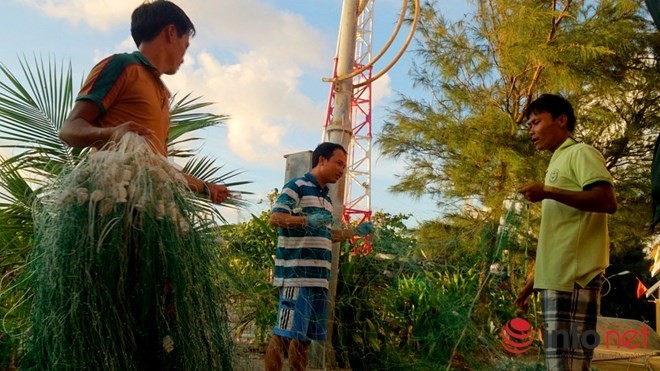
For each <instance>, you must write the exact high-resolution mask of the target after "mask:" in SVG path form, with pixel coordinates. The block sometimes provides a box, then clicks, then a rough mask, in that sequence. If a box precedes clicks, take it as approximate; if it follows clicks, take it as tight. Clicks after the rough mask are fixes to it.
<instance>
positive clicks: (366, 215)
mask: <svg viewBox="0 0 660 371" xmlns="http://www.w3.org/2000/svg"><path fill="white" fill-rule="evenodd" d="M373 6H374V0H369V1H367V2H366V5H365V7H364V9H363V10H362V12H361V13H360V15H359V18H358V23H357V30H356V31H357V32H356V44H355V62H354V66H353V68H354V70H357V69H360V68H362V67H363V66H365V65H367V64H368V63H369V61H370V60H371V52H372V32H373ZM371 75H372V68H371V67H369V68H367V69H365V70H364V71H363V72H362V73H360V74H357V75H355V76H354V77H353V78H352V79H353V86H358V87H357V88H354V89H353V93H352V97H351V109H350V122H351V128H352V131H353V135H352V137H351V141H350V145H349V148H346V150H347V151H348V165H347V171H346V175H345V182H346V188H345V193H344V200H343V201H344V211H343V219H344V221H345V222H347V223H348V222H354V221H357V222H358V223H359V222H362V221H366V220H371V141H372V133H371V119H372V115H371V108H372V102H371V82H369V83H367V84H364V85H363V86H360V84H361V83H363V82H365V81H370V80H371ZM336 77H337V58H335V61H334V68H333V78H336ZM335 84H336V82H333V83H332V86H331V88H330V97H329V99H328V109H327V115H326V119H325V124H324V126H323V140H324V141H327V140H328V131H327V128H328V125H330V124H331V123H332V120H333V114H334V107H335ZM369 242H370V241H369V240H368V239H367V240H366V241H365V246H364V249H363V251H362V252H363V253H365V252H369V251H370V250H371V244H370V243H369Z"/></svg>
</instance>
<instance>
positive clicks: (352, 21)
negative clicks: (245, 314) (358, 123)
mask: <svg viewBox="0 0 660 371" xmlns="http://www.w3.org/2000/svg"><path fill="white" fill-rule="evenodd" d="M358 3H359V1H358V0H344V2H343V6H342V13H341V23H340V29H339V41H338V45H337V76H344V75H347V74H349V73H351V72H353V67H354V65H355V44H356V36H357V20H358ZM334 86H335V106H334V110H333V117H332V121H331V123H330V124H329V125H328V127H327V128H326V135H327V140H328V141H329V142H332V143H338V144H341V145H342V146H343V147H344V148H345V149H346V150H349V146H350V144H351V140H352V139H353V125H352V122H351V108H352V107H351V103H352V98H353V79H352V78H349V79H346V80H343V81H338V82H336V83H335V84H334ZM345 189H346V179H345V177H344V178H343V179H341V180H340V181H339V182H337V184H335V185H331V186H330V197H331V199H332V204H333V205H334V210H333V218H334V220H335V226H336V227H340V225H341V224H342V217H343V214H344V193H345ZM339 253H340V251H339V243H333V244H332V266H331V273H330V285H329V288H328V307H327V309H328V327H327V331H328V337H327V339H326V341H325V345H326V346H325V357H326V362H325V366H326V367H327V368H328V369H335V368H336V367H337V362H336V358H335V352H334V349H333V347H332V338H333V335H334V322H335V316H334V309H335V296H336V294H337V275H338V273H339ZM310 361H313V360H312V359H310ZM312 363H316V362H310V366H311V364H312Z"/></svg>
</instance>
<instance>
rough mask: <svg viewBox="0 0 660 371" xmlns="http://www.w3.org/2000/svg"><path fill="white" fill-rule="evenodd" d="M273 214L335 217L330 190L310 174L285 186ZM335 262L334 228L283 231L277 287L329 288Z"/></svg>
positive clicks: (280, 231) (276, 257)
mask: <svg viewBox="0 0 660 371" xmlns="http://www.w3.org/2000/svg"><path fill="white" fill-rule="evenodd" d="M272 212H274V213H286V214H290V215H310V214H316V213H327V214H332V201H331V200H330V196H328V187H327V186H326V187H324V188H321V187H320V186H319V184H318V182H317V180H316V178H315V177H314V176H313V175H312V174H311V173H307V174H305V176H304V177H302V178H295V179H292V180H290V181H289V182H288V183H286V184H285V185H284V189H282V193H280V195H279V196H278V197H277V200H276V201H275V205H273V208H272ZM331 261H332V231H331V229H330V226H329V225H328V226H323V227H319V228H314V227H310V226H305V227H296V228H281V227H280V228H279V230H278V239H277V250H276V253H275V274H274V280H273V285H274V286H282V287H323V288H328V279H329V277H330V263H331Z"/></svg>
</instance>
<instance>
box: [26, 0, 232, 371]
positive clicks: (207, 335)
mask: <svg viewBox="0 0 660 371" xmlns="http://www.w3.org/2000/svg"><path fill="white" fill-rule="evenodd" d="M194 33H195V27H194V25H193V24H192V22H191V21H190V19H189V18H188V16H187V15H186V14H185V12H184V11H183V10H182V9H180V8H179V7H178V6H177V5H175V4H174V3H172V2H170V1H166V0H156V1H151V2H145V3H143V4H142V5H140V6H139V7H137V8H136V9H135V10H134V12H133V14H132V16H131V35H132V36H133V39H134V41H135V44H136V45H137V47H138V51H135V52H133V53H122V54H115V55H112V56H109V57H107V58H105V59H103V60H102V61H101V62H99V63H98V64H97V65H96V66H95V67H94V68H93V69H92V70H91V72H90V74H89V76H88V77H87V79H86V81H85V83H84V85H83V87H82V89H81V91H80V93H79V95H78V97H77V98H76V103H75V105H74V107H73V109H72V110H71V112H70V114H69V116H68V118H67V119H66V121H65V123H64V124H63V126H62V128H61V130H60V133H59V136H60V138H61V139H62V141H64V142H65V143H67V144H68V145H70V146H72V147H76V148H84V147H103V146H104V145H105V144H106V143H109V142H116V141H118V140H119V139H120V138H122V136H123V135H124V134H126V133H128V132H133V133H137V134H138V135H140V136H142V137H143V138H145V139H146V141H147V142H148V143H149V145H150V146H151V148H152V149H153V151H154V152H155V153H158V154H159V155H161V156H163V157H166V156H167V137H168V132H169V126H170V112H169V102H170V92H169V91H168V89H167V88H166V87H165V85H164V84H163V82H162V81H161V75H162V74H168V75H172V74H175V73H176V72H177V71H178V69H179V67H180V66H181V64H182V63H183V58H184V54H185V53H186V50H187V48H188V46H189V40H190V38H191V37H192V36H193V35H194ZM165 166H167V165H165ZM182 175H183V177H184V178H185V179H186V182H187V185H188V187H189V188H190V190H192V191H194V192H198V193H202V194H204V195H206V196H208V197H209V199H210V200H211V201H212V202H213V203H215V204H220V203H222V202H224V201H225V200H226V199H227V197H228V196H229V190H228V189H227V188H226V187H225V186H224V185H220V184H213V183H205V182H203V181H202V180H200V179H198V178H196V177H193V176H191V175H189V174H185V173H183V174H182ZM128 210H129V213H127V214H128V215H129V217H128V222H129V223H133V222H134V220H142V219H140V215H137V216H136V214H137V213H138V212H137V211H135V210H134V209H128ZM65 223H66V222H65ZM90 223H92V224H93V223H95V219H91V222H90ZM118 224H119V223H118ZM113 228H114V226H113ZM155 228H156V227H154V225H153V224H149V225H148V226H145V225H142V224H139V222H137V223H136V224H135V225H131V228H129V232H126V231H125V230H121V229H118V230H119V231H120V232H117V233H124V235H122V236H121V237H120V240H119V242H118V243H117V244H114V245H112V246H111V248H109V249H100V248H98V249H89V245H85V244H84V243H83V244H81V245H80V246H74V247H75V248H74V249H73V251H72V252H71V255H75V254H88V255H89V254H96V255H94V257H95V259H96V260H98V261H99V263H98V264H97V263H93V264H92V263H90V264H89V265H88V266H81V267H79V269H80V270H81V271H85V272H86V274H87V275H89V276H92V277H93V278H94V279H92V280H88V281H90V282H92V283H91V285H92V286H91V288H90V287H89V286H82V284H78V286H75V287H76V288H77V287H79V286H81V287H82V288H80V289H78V290H77V291H76V290H70V291H73V292H79V293H80V295H78V296H79V297H78V298H74V299H75V300H74V301H77V302H76V303H78V302H79V303H80V304H79V305H78V304H76V305H77V307H84V308H89V310H86V311H85V310H81V311H80V312H79V314H77V315H76V317H75V318H73V316H71V315H70V316H69V317H67V318H66V320H63V321H61V322H65V323H66V321H69V322H75V323H76V324H79V323H90V321H89V318H88V317H93V316H96V315H98V316H108V318H107V321H106V322H110V323H114V322H116V323H117V325H116V326H114V327H112V328H110V329H108V330H107V331H106V332H101V331H96V332H94V331H91V333H92V334H93V336H91V338H90V337H87V338H85V340H84V341H85V342H87V343H85V344H84V349H79V348H80V347H81V345H80V343H75V344H72V345H71V347H75V348H76V349H73V350H70V349H64V350H63V349H61V348H60V349H56V350H51V349H48V350H42V349H46V348H48V346H49V344H48V342H47V341H42V342H41V343H37V345H36V346H34V350H33V351H32V353H31V355H32V358H34V360H32V359H31V358H30V357H27V358H28V361H29V362H34V363H35V368H41V369H44V368H48V369H51V368H55V369H56V368H80V369H129V370H130V369H135V370H140V369H219V368H223V367H230V363H231V360H230V358H231V357H230V355H231V350H230V348H231V340H230V338H229V337H228V336H224V334H227V330H226V323H224V322H225V318H226V317H224V315H223V311H224V308H223V307H222V300H216V299H217V298H218V297H219V295H216V292H215V288H216V287H217V285H216V284H215V283H214V282H212V278H213V274H214V269H217V268H216V266H215V265H213V261H212V259H210V258H209V257H210V256H213V254H212V250H213V249H214V246H213V245H211V244H209V243H208V241H207V240H205V239H203V238H201V237H199V236H200V234H199V233H198V234H195V233H193V231H190V232H189V233H188V234H186V235H185V236H175V237H171V236H170V235H167V236H165V237H163V238H169V239H170V240H168V241H163V240H162V239H157V238H153V237H149V236H153V234H154V233H156V232H158V231H155V230H154V229H155ZM108 229H110V228H109V227H108ZM122 231H123V232H122ZM134 231H135V232H134ZM174 233H175V232H173V233H172V234H174ZM108 234H110V233H108ZM177 238H179V239H178V240H177ZM182 240H185V241H186V242H185V244H184V243H182V242H181V241H182ZM187 244H190V245H191V246H194V247H195V249H194V251H192V250H189V251H184V253H185V256H181V254H180V253H181V250H180V249H173V248H170V247H169V246H170V245H177V246H188V245H187ZM42 245H43V246H42V248H44V249H46V250H49V249H50V250H56V249H60V250H64V248H62V247H61V246H58V245H56V244H53V243H51V242H49V241H46V242H44V243H42ZM99 246H100V243H99ZM90 250H94V251H91V252H90ZM96 250H104V251H105V250H111V251H113V252H112V253H107V254H105V255H104V254H102V253H99V252H95V251H96ZM122 254H123V255H122ZM177 254H179V255H177ZM193 258H196V259H197V260H194V259H193ZM92 260H93V261H96V260H94V259H92ZM108 260H110V261H108ZM71 261H72V264H76V260H73V259H72V260H71ZM67 263H68V261H67ZM57 264H60V265H61V264H66V263H62V261H58V262H57ZM117 265H119V269H116V270H112V269H114V268H112V267H115V266H117ZM107 267H110V268H107ZM74 268H77V267H74ZM182 272H183V273H182ZM74 276H75V274H74ZM98 277H106V278H107V277H109V278H107V279H100V278H98ZM47 280H48V278H46V279H44V280H42V281H40V282H46V281H47ZM63 280H64V281H66V280H70V281H73V279H72V278H71V277H65V278H64V279H63ZM84 282H87V281H84ZM58 284H59V283H58ZM75 284H76V283H75V282H68V283H65V285H69V286H72V285H75ZM41 286H42V287H40V290H41V291H42V292H45V293H46V294H47V293H48V291H49V290H57V287H58V286H52V287H51V286H49V285H48V284H42V285H41ZM98 293H101V294H100V295H98ZM95 295H97V296H102V298H101V299H98V298H97V297H95ZM99 302H102V303H105V304H107V303H110V304H109V305H110V306H113V307H112V308H107V307H106V308H104V307H99V305H98V303H99ZM43 307H45V309H44V310H43V311H42V312H45V313H48V314H50V313H55V314H56V315H59V313H61V309H59V308H51V307H48V304H47V303H46V304H44V305H43ZM77 307H76V308H77ZM191 308H194V310H193V312H192V313H191V310H190V309H191ZM67 315H69V313H67ZM51 317H53V316H51ZM113 321H114V322H113ZM35 325H36V326H39V324H38V323H35ZM186 332H188V336H187V335H185V334H186ZM96 334H98V338H93V337H94V336H96ZM66 336H68V335H67V334H64V335H62V336H61V337H62V338H66ZM70 336H74V335H70ZM34 337H35V338H38V337H37V336H34ZM193 338H194V339H197V342H193V341H194V340H193ZM38 339H39V338H38ZM200 339H202V340H200ZM46 340H48V339H47V338H46ZM106 340H107V341H108V342H112V344H110V345H109V346H108V347H106V348H111V349H112V350H113V351H116V352H115V353H112V354H108V353H106V352H103V350H104V349H106V348H103V347H101V346H100V345H99V343H102V342H104V341H106ZM63 342H65V343H66V340H63ZM95 343H97V344H95ZM65 346H66V344H65ZM35 353H38V354H37V355H36V356H35V355H34V354H35ZM80 354H89V357H80V356H79V355H80ZM72 365H80V367H78V366H75V367H74V366H72ZM28 366H29V364H28Z"/></svg>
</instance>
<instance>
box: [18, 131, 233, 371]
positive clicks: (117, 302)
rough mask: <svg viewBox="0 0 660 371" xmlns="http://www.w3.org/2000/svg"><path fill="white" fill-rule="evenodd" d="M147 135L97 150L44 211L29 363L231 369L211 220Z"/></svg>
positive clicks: (59, 182)
mask: <svg viewBox="0 0 660 371" xmlns="http://www.w3.org/2000/svg"><path fill="white" fill-rule="evenodd" d="M193 199H194V197H193V196H192V195H191V193H190V191H189V189H188V188H187V186H186V183H185V179H183V177H182V175H181V174H180V173H179V172H178V171H177V170H175V169H174V168H173V167H172V166H171V165H170V164H168V162H167V160H166V159H164V158H163V157H161V156H159V155H157V154H155V153H153V152H152V150H151V149H150V147H149V145H148V144H147V143H146V142H145V141H144V139H142V138H141V137H139V136H137V135H134V134H127V135H125V136H124V137H123V138H122V139H121V140H120V141H119V142H118V143H113V144H109V145H108V146H106V147H104V148H103V149H102V150H100V151H96V152H93V153H90V154H89V155H88V156H87V157H86V159H85V160H84V161H82V162H81V163H80V164H79V165H78V166H76V167H75V168H74V169H73V170H72V171H71V172H69V173H67V174H65V175H63V176H61V177H59V178H58V179H55V180H54V182H53V183H52V185H51V186H50V187H49V188H48V189H47V190H46V192H45V194H44V197H43V198H42V202H41V203H40V206H39V208H38V210H36V211H35V215H36V216H35V223H36V246H35V250H34V258H33V260H32V262H31V272H32V279H33V285H32V286H33V290H34V297H33V307H32V323H33V327H32V329H31V333H30V334H29V340H28V344H27V345H28V346H27V351H26V356H25V358H24V361H23V362H22V366H23V367H24V368H34V369H40V370H45V369H49V370H65V369H91V370H101V369H103V370H137V369H145V368H155V369H183V370H193V369H197V370H211V369H231V352H232V342H231V339H230V337H229V334H228V330H227V315H226V309H225V306H224V296H225V295H224V293H223V292H222V291H221V289H220V287H219V286H218V274H219V266H218V263H217V262H218V256H216V249H215V247H216V245H217V240H216V235H215V234H214V233H213V230H214V229H213V228H212V220H210V217H209V216H208V214H205V213H204V212H202V211H201V209H200V207H199V205H196V204H195V202H193V201H192V200H193Z"/></svg>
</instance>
